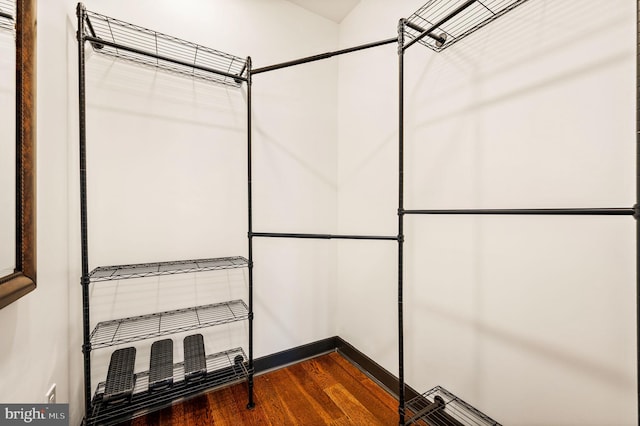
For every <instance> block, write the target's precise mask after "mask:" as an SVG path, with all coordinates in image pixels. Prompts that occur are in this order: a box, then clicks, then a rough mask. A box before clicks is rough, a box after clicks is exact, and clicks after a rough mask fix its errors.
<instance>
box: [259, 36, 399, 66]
mask: <svg viewBox="0 0 640 426" xmlns="http://www.w3.org/2000/svg"><path fill="white" fill-rule="evenodd" d="M397 40H398V39H397V38H388V39H386V40H381V41H375V42H373V43H367V44H361V45H360V46H355V47H349V48H347V49H342V50H336V51H334V52H327V53H321V54H319V55H313V56H307V57H304V58H301V59H295V60H293V61H288V62H282V63H280V64H275V65H269V66H267V67H262V68H256V69H255V70H253V74H254V75H255V74H260V73H263V72H267V71H275V70H279V69H281V68H287V67H291V66H294V65H301V64H306V63H309V62H315V61H320V60H322V59H328V58H331V57H333V56H337V55H344V54H345V53H351V52H356V51H358V50H364V49H370V48H372V47H378V46H384V45H385V44H390V43H395V42H396V41H397Z"/></svg>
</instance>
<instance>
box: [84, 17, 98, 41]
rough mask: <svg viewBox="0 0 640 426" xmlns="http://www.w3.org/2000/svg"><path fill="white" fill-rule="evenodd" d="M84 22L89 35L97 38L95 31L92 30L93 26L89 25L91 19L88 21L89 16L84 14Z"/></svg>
mask: <svg viewBox="0 0 640 426" xmlns="http://www.w3.org/2000/svg"><path fill="white" fill-rule="evenodd" d="M84 22H85V23H86V24H87V29H88V30H89V34H91V36H92V37H96V38H97V36H96V31H95V30H94V29H93V24H92V23H91V19H89V15H87V14H86V13H85V15H84ZM83 35H84V33H83Z"/></svg>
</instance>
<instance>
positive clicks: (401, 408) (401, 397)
mask: <svg viewBox="0 0 640 426" xmlns="http://www.w3.org/2000/svg"><path fill="white" fill-rule="evenodd" d="M405 23H406V20H405V19H400V21H399V22H398V417H399V424H400V426H404V422H405V405H406V401H405V384H404V306H403V287H404V281H403V275H404V269H403V264H404V253H403V244H404V51H405V46H404V25H405Z"/></svg>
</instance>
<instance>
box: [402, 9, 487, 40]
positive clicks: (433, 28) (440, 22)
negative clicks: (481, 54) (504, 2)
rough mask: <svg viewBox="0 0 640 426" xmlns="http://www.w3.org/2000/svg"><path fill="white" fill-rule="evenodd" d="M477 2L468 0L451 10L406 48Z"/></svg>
mask: <svg viewBox="0 0 640 426" xmlns="http://www.w3.org/2000/svg"><path fill="white" fill-rule="evenodd" d="M475 2H476V0H467V2H465V3H463V4H461V5H460V6H458V7H457V8H456V9H455V10H454V11H453V12H451V13H450V14H448V15H447V16H445V17H444V18H442V19H441V20H439V21H438V22H436V23H435V24H433V25H432V26H430V27H429V28H427V29H426V30H424V31H423V32H421V33H420V35H419V36H418V37H416V38H414V39H413V40H411V41H410V42H409V43H407V44H406V46H405V47H404V50H407V49H408V48H409V47H411V46H413V45H414V44H415V43H417V42H419V41H420V40H422V39H423V38H425V37H426V36H427V35H428V34H429V33H431V32H433V31H434V30H435V29H436V28H438V27H440V26H441V25H443V24H445V23H446V22H448V21H449V20H451V19H453V18H454V17H456V16H457V15H459V14H460V13H461V12H463V11H464V10H465V9H467V8H468V7H469V6H471V5H472V4H473V3H475Z"/></svg>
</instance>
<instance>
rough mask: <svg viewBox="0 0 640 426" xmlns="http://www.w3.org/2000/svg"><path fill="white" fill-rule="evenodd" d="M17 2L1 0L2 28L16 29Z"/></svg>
mask: <svg viewBox="0 0 640 426" xmlns="http://www.w3.org/2000/svg"><path fill="white" fill-rule="evenodd" d="M15 21H16V2H15V0H0V29H2V30H10V31H13V30H15Z"/></svg>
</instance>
